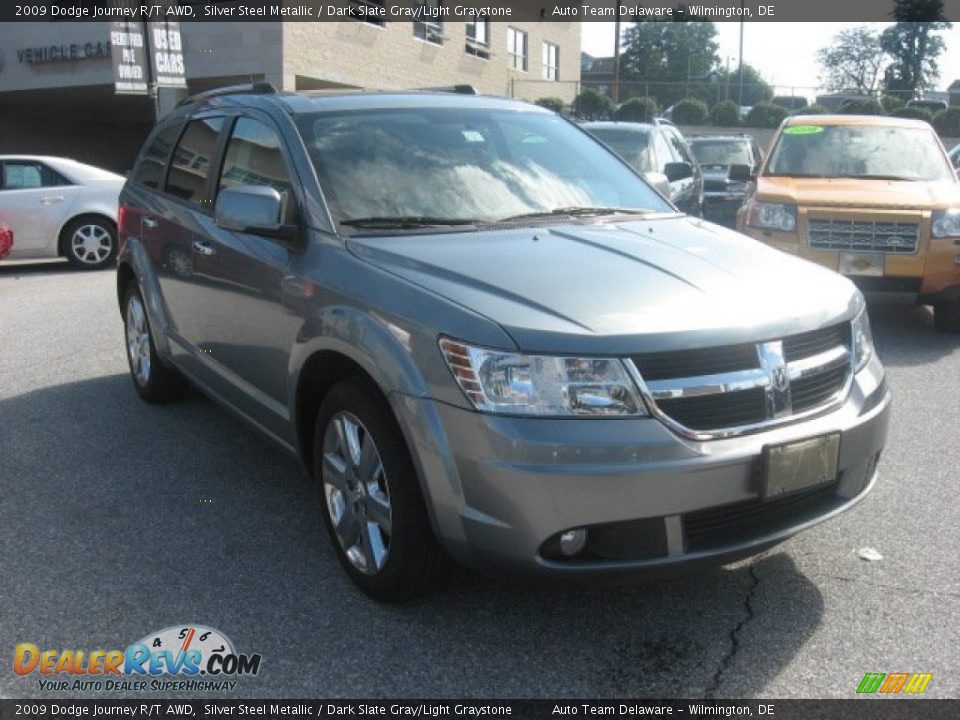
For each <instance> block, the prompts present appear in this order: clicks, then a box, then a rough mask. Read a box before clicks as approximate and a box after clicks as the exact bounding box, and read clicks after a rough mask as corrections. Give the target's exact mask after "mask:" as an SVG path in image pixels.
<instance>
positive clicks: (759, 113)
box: [747, 103, 787, 128]
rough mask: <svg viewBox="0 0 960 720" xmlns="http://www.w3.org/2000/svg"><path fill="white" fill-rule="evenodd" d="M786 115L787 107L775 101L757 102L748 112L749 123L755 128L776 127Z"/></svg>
mask: <svg viewBox="0 0 960 720" xmlns="http://www.w3.org/2000/svg"><path fill="white" fill-rule="evenodd" d="M786 116H787V109H786V108H783V107H780V106H779V105H774V104H773V103H757V104H756V105H754V106H753V107H752V108H750V112H749V113H747V125H749V126H750V127H755V128H775V127H777V126H778V125H779V124H780V123H782V122H783V119H784V118H785V117H786Z"/></svg>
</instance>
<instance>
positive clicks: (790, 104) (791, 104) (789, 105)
mask: <svg viewBox="0 0 960 720" xmlns="http://www.w3.org/2000/svg"><path fill="white" fill-rule="evenodd" d="M770 102H771V103H773V104H774V105H779V106H780V107H782V108H786V109H787V110H803V109H804V108H805V107H806V106H807V99H806V98H805V97H797V96H795V95H777V96H776V97H775V98H774V99H773V100H771V101H770Z"/></svg>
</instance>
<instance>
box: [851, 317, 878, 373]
mask: <svg viewBox="0 0 960 720" xmlns="http://www.w3.org/2000/svg"><path fill="white" fill-rule="evenodd" d="M851 329H852V331H853V368H854V372H860V371H861V370H862V369H863V366H864V365H866V364H867V362H868V361H869V360H870V358H871V357H872V356H873V333H872V332H870V318H869V317H868V316H867V309H866V308H863V310H861V311H860V314H859V315H857V316H856V317H855V318H854V319H853V323H852V327H851Z"/></svg>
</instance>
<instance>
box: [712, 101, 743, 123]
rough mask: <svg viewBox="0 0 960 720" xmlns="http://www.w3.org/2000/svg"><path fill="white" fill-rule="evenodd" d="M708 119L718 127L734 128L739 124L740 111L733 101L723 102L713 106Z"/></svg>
mask: <svg viewBox="0 0 960 720" xmlns="http://www.w3.org/2000/svg"><path fill="white" fill-rule="evenodd" d="M710 117H711V118H713V122H714V123H715V124H717V125H719V126H720V127H736V126H737V125H739V124H740V109H739V108H738V107H737V104H736V103H735V102H734V101H733V100H724V101H723V102H718V103H717V104H716V105H714V106H713V110H711V111H710Z"/></svg>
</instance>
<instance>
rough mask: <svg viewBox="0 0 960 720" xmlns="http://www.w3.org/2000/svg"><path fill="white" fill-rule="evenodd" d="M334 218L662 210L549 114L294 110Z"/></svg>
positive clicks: (597, 149) (621, 168) (599, 150)
mask: <svg viewBox="0 0 960 720" xmlns="http://www.w3.org/2000/svg"><path fill="white" fill-rule="evenodd" d="M298 123H299V125H300V130H301V133H302V135H303V138H304V142H305V143H306V146H307V149H308V151H309V153H310V157H311V159H312V160H313V162H314V165H315V166H316V169H317V176H318V177H319V178H320V182H321V184H322V185H323V189H324V193H325V195H326V197H327V198H328V200H329V201H330V202H331V205H332V209H333V212H334V214H335V215H337V216H339V217H338V219H340V220H345V219H356V218H368V217H383V216H390V217H396V216H398V215H406V216H410V215H415V216H433V217H444V218H458V219H465V220H466V219H479V220H497V219H503V218H506V217H510V216H513V215H520V214H524V213H530V212H546V211H551V210H555V209H557V208H566V207H571V206H576V207H584V206H589V207H596V206H605V207H606V206H616V207H626V208H637V209H654V210H658V211H665V210H669V207H668V206H667V205H666V204H665V203H664V202H663V200H661V199H660V198H659V197H658V196H657V195H656V194H655V193H654V191H653V190H652V189H651V188H650V187H649V186H648V185H646V184H645V183H644V182H643V181H642V180H640V179H639V178H638V177H637V176H636V175H635V174H634V173H633V172H631V171H630V169H629V168H627V167H626V166H625V165H624V164H623V163H622V162H621V161H620V160H619V159H617V158H616V157H615V156H614V155H613V154H612V153H610V152H608V151H606V150H605V149H604V148H603V146H602V145H600V144H599V143H597V142H596V141H595V140H594V139H592V138H591V137H590V136H589V135H588V134H587V133H585V132H583V131H581V130H580V129H578V128H577V127H575V126H574V125H572V124H571V123H570V122H568V121H567V120H565V119H563V118H561V117H558V116H556V115H554V114H552V113H549V114H548V113H540V112H533V111H517V110H512V109H511V110H502V109H491V108H483V107H476V108H474V107H470V108H414V109H409V110H407V109H398V110H361V111H351V112H324V113H315V114H309V115H301V116H299V118H298Z"/></svg>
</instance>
